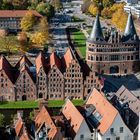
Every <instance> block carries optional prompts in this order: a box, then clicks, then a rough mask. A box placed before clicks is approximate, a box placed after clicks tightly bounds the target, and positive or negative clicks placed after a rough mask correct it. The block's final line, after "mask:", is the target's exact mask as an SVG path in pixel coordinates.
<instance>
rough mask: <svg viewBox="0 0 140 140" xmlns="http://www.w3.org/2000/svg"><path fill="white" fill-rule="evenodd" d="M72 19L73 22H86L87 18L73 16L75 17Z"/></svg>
mask: <svg viewBox="0 0 140 140" xmlns="http://www.w3.org/2000/svg"><path fill="white" fill-rule="evenodd" d="M72 21H73V22H84V21H85V20H84V19H80V18H79V17H75V16H73V17H72Z"/></svg>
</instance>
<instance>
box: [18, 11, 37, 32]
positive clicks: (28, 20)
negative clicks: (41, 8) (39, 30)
mask: <svg viewBox="0 0 140 140" xmlns="http://www.w3.org/2000/svg"><path fill="white" fill-rule="evenodd" d="M34 23H35V16H34V15H33V13H32V12H31V11H29V12H27V13H26V15H25V16H24V17H23V18H22V20H21V23H20V24H21V29H22V30H23V31H28V30H30V29H32V27H33V25H34Z"/></svg>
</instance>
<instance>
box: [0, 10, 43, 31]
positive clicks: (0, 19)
mask: <svg viewBox="0 0 140 140" xmlns="http://www.w3.org/2000/svg"><path fill="white" fill-rule="evenodd" d="M28 11H29V10H0V28H1V29H9V30H10V31H18V30H20V22H21V19H22V18H23V17H24V16H25V15H26V13H27V12H28ZM30 12H31V13H32V14H33V15H34V16H35V18H36V19H39V18H41V17H42V15H40V14H39V13H38V12H37V11H35V10H30Z"/></svg>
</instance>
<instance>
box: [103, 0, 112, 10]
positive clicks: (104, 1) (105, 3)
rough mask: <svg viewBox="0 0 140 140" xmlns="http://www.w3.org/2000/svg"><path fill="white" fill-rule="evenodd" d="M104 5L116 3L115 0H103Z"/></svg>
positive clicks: (108, 5)
mask: <svg viewBox="0 0 140 140" xmlns="http://www.w3.org/2000/svg"><path fill="white" fill-rule="evenodd" d="M102 4H103V7H104V8H105V7H111V6H112V5H113V4H114V0H102Z"/></svg>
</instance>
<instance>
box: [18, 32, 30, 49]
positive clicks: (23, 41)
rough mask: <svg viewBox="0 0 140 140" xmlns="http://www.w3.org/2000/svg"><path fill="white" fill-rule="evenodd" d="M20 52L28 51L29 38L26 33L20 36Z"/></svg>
mask: <svg viewBox="0 0 140 140" xmlns="http://www.w3.org/2000/svg"><path fill="white" fill-rule="evenodd" d="M18 40H19V45H20V50H21V51H27V49H28V38H27V34H26V32H21V33H20V34H19V36H18Z"/></svg>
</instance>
